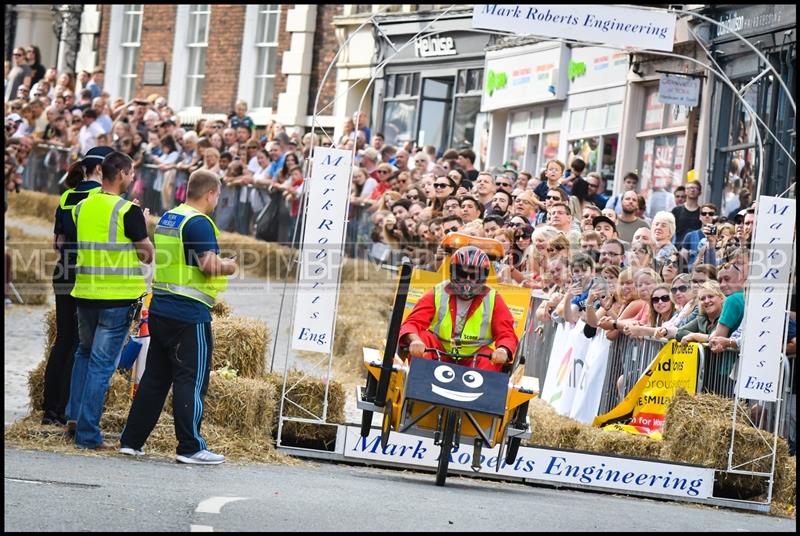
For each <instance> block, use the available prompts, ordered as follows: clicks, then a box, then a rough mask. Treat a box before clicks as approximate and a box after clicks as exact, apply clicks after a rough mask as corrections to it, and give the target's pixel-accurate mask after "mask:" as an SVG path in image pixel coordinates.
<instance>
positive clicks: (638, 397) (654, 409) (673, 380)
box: [592, 340, 699, 439]
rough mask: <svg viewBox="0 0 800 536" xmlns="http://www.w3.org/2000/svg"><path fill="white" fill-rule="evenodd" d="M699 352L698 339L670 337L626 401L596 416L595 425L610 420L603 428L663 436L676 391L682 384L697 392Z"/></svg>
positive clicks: (691, 391)
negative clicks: (668, 408)
mask: <svg viewBox="0 0 800 536" xmlns="http://www.w3.org/2000/svg"><path fill="white" fill-rule="evenodd" d="M698 355H699V351H698V344H697V343H694V342H690V343H680V342H678V341H674V340H672V341H669V342H668V343H667V344H666V345H664V347H663V348H662V349H661V351H660V352H658V355H657V356H656V358H655V359H653V362H652V363H650V366H649V367H647V370H646V371H644V373H643V374H642V376H641V377H640V378H639V380H638V381H637V382H636V384H635V385H634V386H633V388H632V389H631V390H630V391H629V392H628V394H627V395H625V398H624V399H623V400H622V402H620V403H619V404H617V407H615V408H614V409H612V410H611V411H609V412H608V413H606V414H605V415H600V416H599V417H597V418H596V419H594V421H593V422H592V425H593V426H603V425H606V424H608V425H609V426H603V428H604V429H609V430H620V431H623V432H630V433H634V434H644V435H648V436H650V437H652V438H653V439H661V431H662V429H663V427H664V417H665V416H666V414H667V405H668V404H669V402H670V400H672V397H673V396H675V391H676V390H677V389H678V388H679V387H682V388H683V389H686V391H687V392H689V393H691V394H695V393H696V392H697V361H698ZM614 380H616V379H614ZM612 385H616V381H613V382H612Z"/></svg>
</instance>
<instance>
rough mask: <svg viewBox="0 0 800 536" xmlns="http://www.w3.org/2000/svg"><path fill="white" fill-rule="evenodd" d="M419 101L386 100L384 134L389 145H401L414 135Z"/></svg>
mask: <svg viewBox="0 0 800 536" xmlns="http://www.w3.org/2000/svg"><path fill="white" fill-rule="evenodd" d="M416 114H417V101H416V100H406V101H386V104H385V106H384V113H383V136H384V139H385V140H386V143H387V144H389V145H399V144H401V143H404V142H406V141H408V140H411V139H413V137H414V134H413V132H414V127H415V125H414V119H415V117H416Z"/></svg>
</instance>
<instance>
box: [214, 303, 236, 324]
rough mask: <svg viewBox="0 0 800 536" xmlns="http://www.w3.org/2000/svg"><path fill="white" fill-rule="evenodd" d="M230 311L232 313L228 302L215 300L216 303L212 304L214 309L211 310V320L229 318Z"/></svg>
mask: <svg viewBox="0 0 800 536" xmlns="http://www.w3.org/2000/svg"><path fill="white" fill-rule="evenodd" d="M231 311H233V309H232V308H231V306H230V305H228V302H226V301H225V300H222V299H220V300H217V302H216V303H215V304H214V307H212V308H211V318H212V319H215V318H226V317H229V316H231Z"/></svg>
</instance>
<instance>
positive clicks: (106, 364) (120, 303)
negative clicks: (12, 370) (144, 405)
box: [67, 151, 153, 449]
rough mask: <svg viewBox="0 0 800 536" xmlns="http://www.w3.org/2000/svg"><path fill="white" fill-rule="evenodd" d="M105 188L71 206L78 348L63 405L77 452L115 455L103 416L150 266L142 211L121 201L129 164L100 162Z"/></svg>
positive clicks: (111, 158) (118, 159)
mask: <svg viewBox="0 0 800 536" xmlns="http://www.w3.org/2000/svg"><path fill="white" fill-rule="evenodd" d="M101 168H102V171H103V181H102V189H101V191H99V192H97V193H96V194H94V195H91V196H89V197H87V198H86V199H84V200H83V201H81V202H80V203H78V204H77V206H75V209H74V210H73V215H74V221H75V226H76V229H77V235H76V236H77V259H76V266H75V286H74V287H73V289H72V296H73V297H74V298H75V300H76V302H77V304H78V349H77V351H76V352H75V363H74V364H73V367H72V380H71V383H70V396H69V402H68V403H67V418H68V420H69V422H68V423H67V430H68V431H69V432H70V433H72V432H73V431H74V432H75V444H76V445H77V446H78V447H79V448H88V449H113V448H115V447H114V446H113V445H110V444H108V443H106V442H104V441H103V435H102V433H101V431H100V417H101V414H102V412H103V403H104V401H105V398H106V391H107V390H108V386H109V382H110V381H111V375H112V374H113V373H114V370H116V368H117V364H118V363H119V358H120V353H121V352H122V345H123V343H124V341H125V336H126V335H127V333H128V330H129V328H130V325H131V320H132V319H133V314H134V311H135V305H136V302H137V300H138V299H139V298H140V297H142V296H143V295H144V294H145V292H146V287H145V278H144V271H143V267H142V265H141V263H145V264H149V263H150V262H151V261H152V260H153V244H152V243H151V242H150V239H149V238H148V237H147V226H146V224H145V213H144V212H142V210H141V209H140V208H139V207H138V206H137V205H134V204H133V203H131V202H130V201H126V200H125V199H123V198H122V197H120V196H121V195H122V194H123V193H124V192H126V191H127V190H128V187H129V186H130V184H131V182H132V181H133V176H134V170H133V161H132V160H131V159H130V157H129V156H128V155H126V154H124V153H120V152H116V151H114V152H112V153H111V154H109V155H108V156H106V157H105V158H104V159H103V162H102V164H101Z"/></svg>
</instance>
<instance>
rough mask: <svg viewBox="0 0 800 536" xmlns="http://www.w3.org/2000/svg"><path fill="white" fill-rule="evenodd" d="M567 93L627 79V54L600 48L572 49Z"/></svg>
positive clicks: (622, 81) (623, 81) (604, 85)
mask: <svg viewBox="0 0 800 536" xmlns="http://www.w3.org/2000/svg"><path fill="white" fill-rule="evenodd" d="M568 71H569V72H568V74H569V81H570V86H569V91H570V93H573V92H576V91H586V90H589V89H592V88H597V87H608V86H609V85H612V84H620V85H622V84H624V83H625V81H626V80H627V78H628V53H627V52H622V51H619V50H614V49H610V48H602V47H583V48H573V49H572V50H571V57H570V61H569V69H568Z"/></svg>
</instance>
